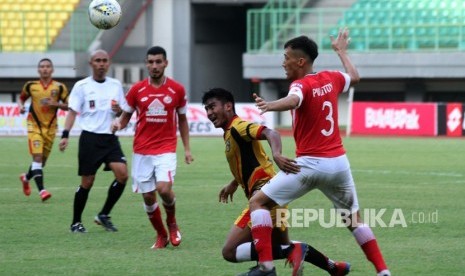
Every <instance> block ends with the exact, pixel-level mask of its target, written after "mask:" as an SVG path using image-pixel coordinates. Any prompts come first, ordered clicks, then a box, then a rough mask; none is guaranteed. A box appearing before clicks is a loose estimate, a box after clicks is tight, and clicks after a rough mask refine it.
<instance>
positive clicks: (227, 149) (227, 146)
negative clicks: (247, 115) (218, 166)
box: [225, 139, 231, 152]
mask: <svg viewBox="0 0 465 276" xmlns="http://www.w3.org/2000/svg"><path fill="white" fill-rule="evenodd" d="M225 145H226V152H229V151H230V150H231V142H230V141H229V139H228V140H227V141H226V143H225Z"/></svg>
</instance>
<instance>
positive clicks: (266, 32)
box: [248, 0, 465, 52]
mask: <svg viewBox="0 0 465 276" xmlns="http://www.w3.org/2000/svg"><path fill="white" fill-rule="evenodd" d="M315 2H316V3H318V1H301V3H303V4H301V5H297V4H294V5H288V6H279V5H274V6H273V5H271V4H269V5H266V6H265V7H264V8H262V9H257V10H252V11H249V17H248V18H249V22H250V25H249V28H248V31H249V32H250V34H249V35H248V37H249V38H251V39H250V43H249V44H248V52H254V51H259V52H274V51H275V50H276V49H280V48H281V46H282V44H283V43H284V41H286V40H287V38H288V37H291V36H293V35H295V34H299V33H308V34H312V36H313V37H314V38H315V39H316V40H317V42H319V44H320V45H321V46H322V50H330V48H331V45H330V41H329V40H327V39H325V38H326V37H327V36H328V34H336V33H337V30H338V29H339V28H341V27H344V26H345V27H348V28H349V29H350V31H351V37H352V42H353V44H352V48H353V49H354V50H357V51H368V50H378V51H383V50H388V51H404V50H408V51H421V50H441V51H444V50H463V49H465V27H463V26H464V23H465V2H464V1H459V0H431V1H424V0H358V1H354V3H353V4H352V5H351V6H349V7H348V8H341V9H339V8H327V7H323V8H315V7H313V6H312V5H311V4H315ZM334 18H337V20H336V21H334Z"/></svg>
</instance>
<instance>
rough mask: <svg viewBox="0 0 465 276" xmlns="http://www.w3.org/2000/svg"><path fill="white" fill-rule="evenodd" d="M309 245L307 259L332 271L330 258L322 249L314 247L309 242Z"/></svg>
mask: <svg viewBox="0 0 465 276" xmlns="http://www.w3.org/2000/svg"><path fill="white" fill-rule="evenodd" d="M307 246H308V250H307V254H306V255H305V261H306V262H309V263H311V264H313V265H315V266H317V267H319V268H321V269H323V270H326V271H328V272H330V271H331V268H330V260H329V259H328V257H326V256H325V255H323V254H322V253H321V252H320V251H318V250H316V249H315V248H313V247H312V246H311V245H309V244H307Z"/></svg>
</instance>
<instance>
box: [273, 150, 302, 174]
mask: <svg viewBox="0 0 465 276" xmlns="http://www.w3.org/2000/svg"><path fill="white" fill-rule="evenodd" d="M273 160H274V161H275V162H276V165H277V166H278V168H279V169H280V170H281V171H283V172H285V173H298V172H300V167H299V166H298V165H297V162H296V161H295V160H294V159H290V158H287V157H285V156H282V155H280V154H275V155H273Z"/></svg>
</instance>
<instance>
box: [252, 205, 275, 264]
mask: <svg viewBox="0 0 465 276" xmlns="http://www.w3.org/2000/svg"><path fill="white" fill-rule="evenodd" d="M250 220H251V222H252V238H253V242H254V244H255V249H256V250H257V254H258V261H259V263H260V265H261V266H262V267H263V268H265V269H266V270H271V269H272V268H273V267H274V265H273V251H272V247H271V232H272V230H273V223H272V221H271V216H270V211H268V210H265V209H258V210H255V211H253V212H251V213H250Z"/></svg>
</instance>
